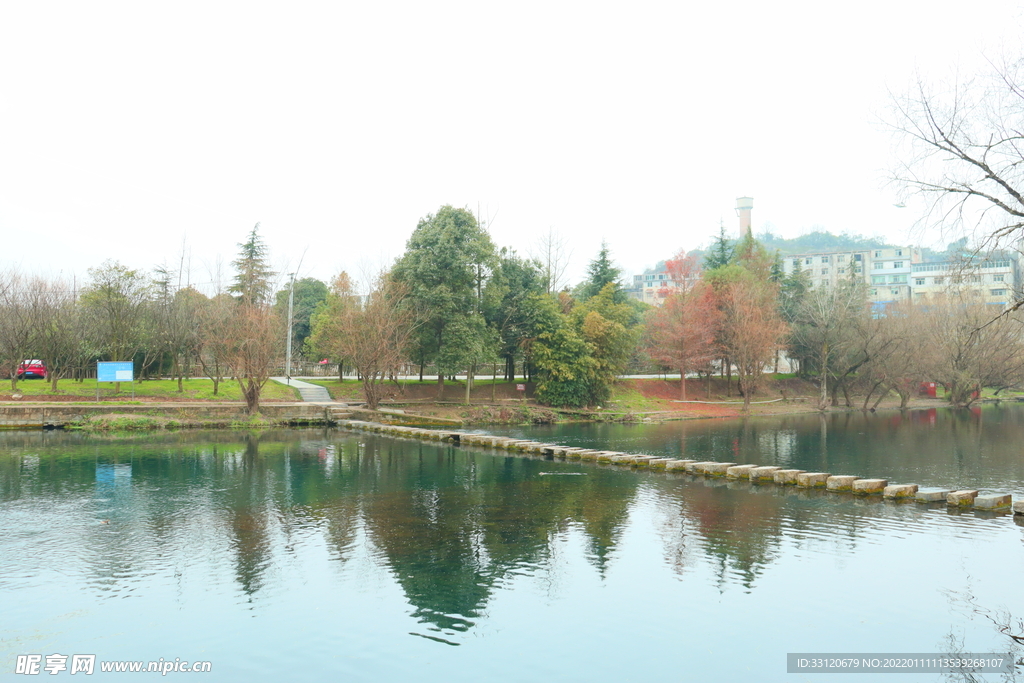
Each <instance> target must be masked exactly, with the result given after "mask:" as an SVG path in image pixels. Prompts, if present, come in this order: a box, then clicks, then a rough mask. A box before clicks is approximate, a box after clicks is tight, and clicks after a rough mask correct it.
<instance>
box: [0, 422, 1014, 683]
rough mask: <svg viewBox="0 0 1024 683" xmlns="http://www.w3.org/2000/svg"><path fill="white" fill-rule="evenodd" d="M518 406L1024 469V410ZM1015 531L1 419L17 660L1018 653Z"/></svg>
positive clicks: (888, 461) (807, 495) (737, 661)
mask: <svg viewBox="0 0 1024 683" xmlns="http://www.w3.org/2000/svg"><path fill="white" fill-rule="evenodd" d="M510 431H516V432H518V433H522V434H524V435H529V436H535V437H537V438H542V439H545V440H552V441H561V442H563V443H586V444H594V445H600V446H602V447H604V448H611V449H617V450H625V451H637V452H659V453H662V452H664V453H669V454H679V455H687V456H691V455H699V457H701V458H716V459H720V460H721V459H729V460H735V461H737V462H756V463H761V464H788V465H793V466H795V467H800V468H802V469H816V470H825V471H832V472H836V473H847V472H849V473H851V474H870V475H872V476H882V477H889V478H890V479H892V480H894V481H896V480H899V481H916V482H917V483H920V484H929V485H950V484H952V485H960V484H964V485H967V484H970V485H974V486H980V487H984V488H993V489H1000V490H1007V491H1012V492H1014V493H1015V494H1017V495H1024V467H1022V463H1021V461H1022V458H1021V456H1020V455H1019V453H1020V448H1021V445H1022V443H1024V439H1022V436H1024V412H1021V411H1019V410H1010V409H996V410H992V409H989V408H987V407H986V409H985V410H983V411H980V412H978V413H974V414H970V413H965V414H954V413H945V412H942V411H938V412H935V413H930V414H929V413H922V414H919V415H913V416H908V417H903V418H900V419H898V420H897V419H895V418H893V417H892V416H891V415H890V416H882V415H878V416H872V417H871V418H869V419H865V418H863V417H862V416H859V415H858V416H856V417H851V418H850V419H849V420H847V419H846V418H845V416H839V417H838V418H836V417H831V418H828V419H827V420H826V422H825V424H822V423H821V421H820V420H819V419H818V418H816V417H812V418H809V419H808V418H799V419H797V418H789V419H786V420H779V421H777V422H772V421H769V420H758V421H756V422H749V423H743V422H726V421H710V422H707V421H702V422H700V423H695V422H685V423H673V424H669V425H659V426H645V427H637V426H609V425H593V426H589V427H587V428H578V427H577V428H573V429H567V428H550V429H548V428H538V429H531V430H529V431H522V430H510ZM727 454H734V455H730V456H729V457H728V458H726V455H727ZM1022 541H1024V527H1022V526H1018V524H1017V523H1015V520H1014V519H1013V518H1012V517H1011V516H985V515H981V514H974V513H967V514H962V515H955V514H950V513H948V512H947V511H946V510H945V508H944V507H941V506H940V507H937V508H924V507H920V506H916V505H891V504H884V503H881V502H872V501H864V500H859V499H854V498H852V497H848V496H836V495H833V494H824V493H821V492H800V491H795V490H791V489H785V490H780V489H776V488H775V487H774V486H752V485H750V484H749V483H747V484H742V483H726V482H720V481H714V482H711V481H705V480H697V479H690V478H689V477H687V476H685V475H666V474H664V473H649V472H647V473H645V472H630V471H623V470H622V469H619V468H611V467H598V466H593V465H584V464H579V463H564V462H555V461H545V460H540V459H523V458H509V457H505V456H504V455H502V454H500V453H498V452H490V451H486V450H473V449H469V448H458V447H452V446H448V445H440V444H431V443H420V442H417V441H410V440H399V439H388V438H381V437H376V436H372V435H362V434H355V435H353V434H348V433H339V432H333V431H327V432H324V431H290V432H265V433H261V434H252V433H229V432H217V433H185V434H172V435H160V436H150V437H128V438H123V439H113V438H102V437H85V436H81V435H76V434H64V433H57V432H50V433H0V678H10V679H12V680H26V679H29V680H31V679H30V678H27V677H24V676H15V675H14V674H13V672H14V669H15V660H16V656H17V655H18V654H32V653H35V654H43V655H48V654H54V653H62V654H76V653H77V654H96V655H97V658H98V660H100V661H104V660H106V661H111V660H139V661H143V660H145V661H149V660H157V659H159V658H161V657H162V658H164V659H165V660H166V659H171V660H173V659H174V658H176V657H178V658H181V659H184V660H189V661H193V660H209V661H211V662H212V663H213V672H212V673H211V674H205V675H203V678H204V680H210V681H236V680H237V681H253V680H259V681H263V680H266V681H278V680H310V679H313V678H314V677H316V678H324V679H327V680H339V681H378V682H380V681H411V680H415V681H478V680H481V679H487V680H495V681H541V680H546V681H588V682H593V681H662V680H667V681H688V680H713V681H763V680H787V681H789V680H792V681H803V680H826V681H832V680H834V677H828V676H823V675H817V676H800V675H794V674H786V653H787V652H941V651H949V649H950V648H952V649H958V648H959V649H962V650H963V651H967V652H990V651H997V650H998V651H1006V650H1007V648H1008V647H1009V645H1010V642H1009V639H1007V638H1006V637H1005V636H1003V635H1001V634H1000V633H999V632H998V631H997V628H996V626H997V625H998V624H1001V623H1003V622H1004V621H1008V620H1009V621H1010V622H1012V624H1014V625H1015V624H1016V620H1018V619H1020V618H1021V617H1022V616H1024V595H1022V593H1021V590H1020V587H1019V583H1020V581H1019V577H1020V568H1021V567H1022V566H1024V542H1022ZM1006 613H1008V614H1006ZM1014 633H1019V631H1014ZM68 675H69V674H68V673H67V672H62V673H60V674H58V675H57V676H53V677H51V676H49V675H48V674H43V676H46V678H47V679H57V678H58V677H62V676H68ZM168 675H169V677H170V678H180V677H182V676H184V677H185V678H188V676H187V675H185V674H173V673H172V674H168ZM123 676H124V674H107V675H106V677H104V675H103V674H101V673H98V672H97V673H96V674H95V675H94V676H93V677H92V678H93V679H100V680H104V679H105V678H108V679H111V680H118V679H119V678H122V677H123ZM149 676H150V677H153V676H154V674H150V675H149ZM858 678H864V679H865V680H870V681H881V680H886V679H888V678H890V677H888V676H885V675H878V674H872V675H868V676H857V675H853V676H847V677H845V678H844V679H843V680H851V679H858ZM891 678H892V680H899V681H918V680H928V681H933V680H942V677H941V676H940V675H938V674H903V675H895V676H892V677H891ZM72 680H74V679H72ZM988 680H1000V679H999V677H998V676H996V675H990V676H989V677H988Z"/></svg>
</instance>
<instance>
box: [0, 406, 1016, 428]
mask: <svg viewBox="0 0 1024 683" xmlns="http://www.w3.org/2000/svg"><path fill="white" fill-rule="evenodd" d="M1003 401H1009V402H1014V403H1016V402H1018V399H1017V398H1009V399H983V400H980V401H978V402H977V403H976V404H974V406H980V405H982V404H990V403H1000V402H1003ZM691 405H696V406H698V408H697V409H692V410H691V409H674V410H653V411H652V410H647V411H630V410H622V409H621V408H618V407H615V406H609V407H608V408H607V409H595V410H564V409H554V408H549V407H546V406H540V405H535V404H529V403H525V404H524V403H509V402H504V403H474V404H471V405H470V406H465V405H461V404H456V403H447V402H403V403H394V404H387V405H382V406H381V407H380V409H379V410H377V411H370V410H368V409H366V408H363V407H355V406H351V407H350V406H349V405H348V404H346V403H344V402H333V403H303V402H299V401H294V402H273V403H265V404H263V405H261V407H260V412H259V413H258V414H256V415H249V414H247V413H246V412H245V404H244V403H243V402H232V401H216V402H215V401H189V402H183V401H169V402H161V401H101V402H99V403H96V402H88V403H87V402H74V401H25V400H20V401H0V430H19V429H24V430H37V429H67V430H78V431H147V430H152V431H159V430H176V429H266V428H271V427H308V426H314V425H325V426H335V425H337V424H339V423H340V422H341V421H343V420H347V419H362V420H367V421H373V422H380V423H382V424H396V425H406V426H428V425H437V426H448V427H486V426H499V425H528V424H557V423H563V424H569V423H583V422H621V423H637V424H659V423H663V422H674V421H681V420H703V419H723V418H757V417H779V416H786V415H809V414H818V415H831V414H836V413H853V412H885V413H891V412H899V411H900V407H899V401H898V400H896V399H892V400H889V401H883V402H882V403H881V404H880V405H879V406H878V408H877V409H875V410H874V411H872V410H870V409H869V410H867V411H866V410H864V409H863V408H860V407H856V406H853V407H847V406H845V405H844V406H833V407H830V408H828V409H827V410H825V411H820V410H818V409H817V407H816V406H815V404H814V403H812V400H811V399H804V400H794V399H788V400H787V401H784V402H772V403H762V404H752V405H751V410H750V411H748V412H744V411H743V410H742V409H741V407H742V403H739V404H736V403H728V404H727V403H725V402H716V401H710V402H702V403H700V404H691ZM974 406H972V407H974ZM688 407H689V406H688ZM708 407H711V408H712V410H707V408H708ZM929 408H950V406H949V404H948V403H947V402H946V401H945V400H944V399H939V398H915V399H913V400H911V401H910V402H909V404H908V405H907V407H906V408H905V410H921V409H929Z"/></svg>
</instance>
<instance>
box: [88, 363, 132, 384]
mask: <svg viewBox="0 0 1024 683" xmlns="http://www.w3.org/2000/svg"><path fill="white" fill-rule="evenodd" d="M134 379H135V363H133V362H131V361H127V362H117V363H97V364H96V381H97V382H131V381H133V380H134Z"/></svg>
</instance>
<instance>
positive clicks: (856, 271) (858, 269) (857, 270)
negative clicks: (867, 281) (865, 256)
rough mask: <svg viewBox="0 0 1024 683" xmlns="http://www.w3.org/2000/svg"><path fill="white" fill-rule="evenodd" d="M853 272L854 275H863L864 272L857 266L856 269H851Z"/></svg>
mask: <svg viewBox="0 0 1024 683" xmlns="http://www.w3.org/2000/svg"><path fill="white" fill-rule="evenodd" d="M853 272H855V273H863V272H864V271H863V270H862V269H861V267H860V266H857V267H856V268H854V269H853Z"/></svg>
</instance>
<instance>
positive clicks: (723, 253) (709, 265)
mask: <svg viewBox="0 0 1024 683" xmlns="http://www.w3.org/2000/svg"><path fill="white" fill-rule="evenodd" d="M735 257H736V249H735V247H734V246H733V245H732V243H731V242H730V241H729V238H727V237H726V236H725V226H724V225H720V226H719V228H718V238H717V239H716V240H715V244H714V246H713V247H711V251H709V252H708V253H707V255H706V256H705V257H704V270H714V269H715V268H723V267H725V266H727V265H729V264H730V263H732V262H733V260H734V259H735Z"/></svg>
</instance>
